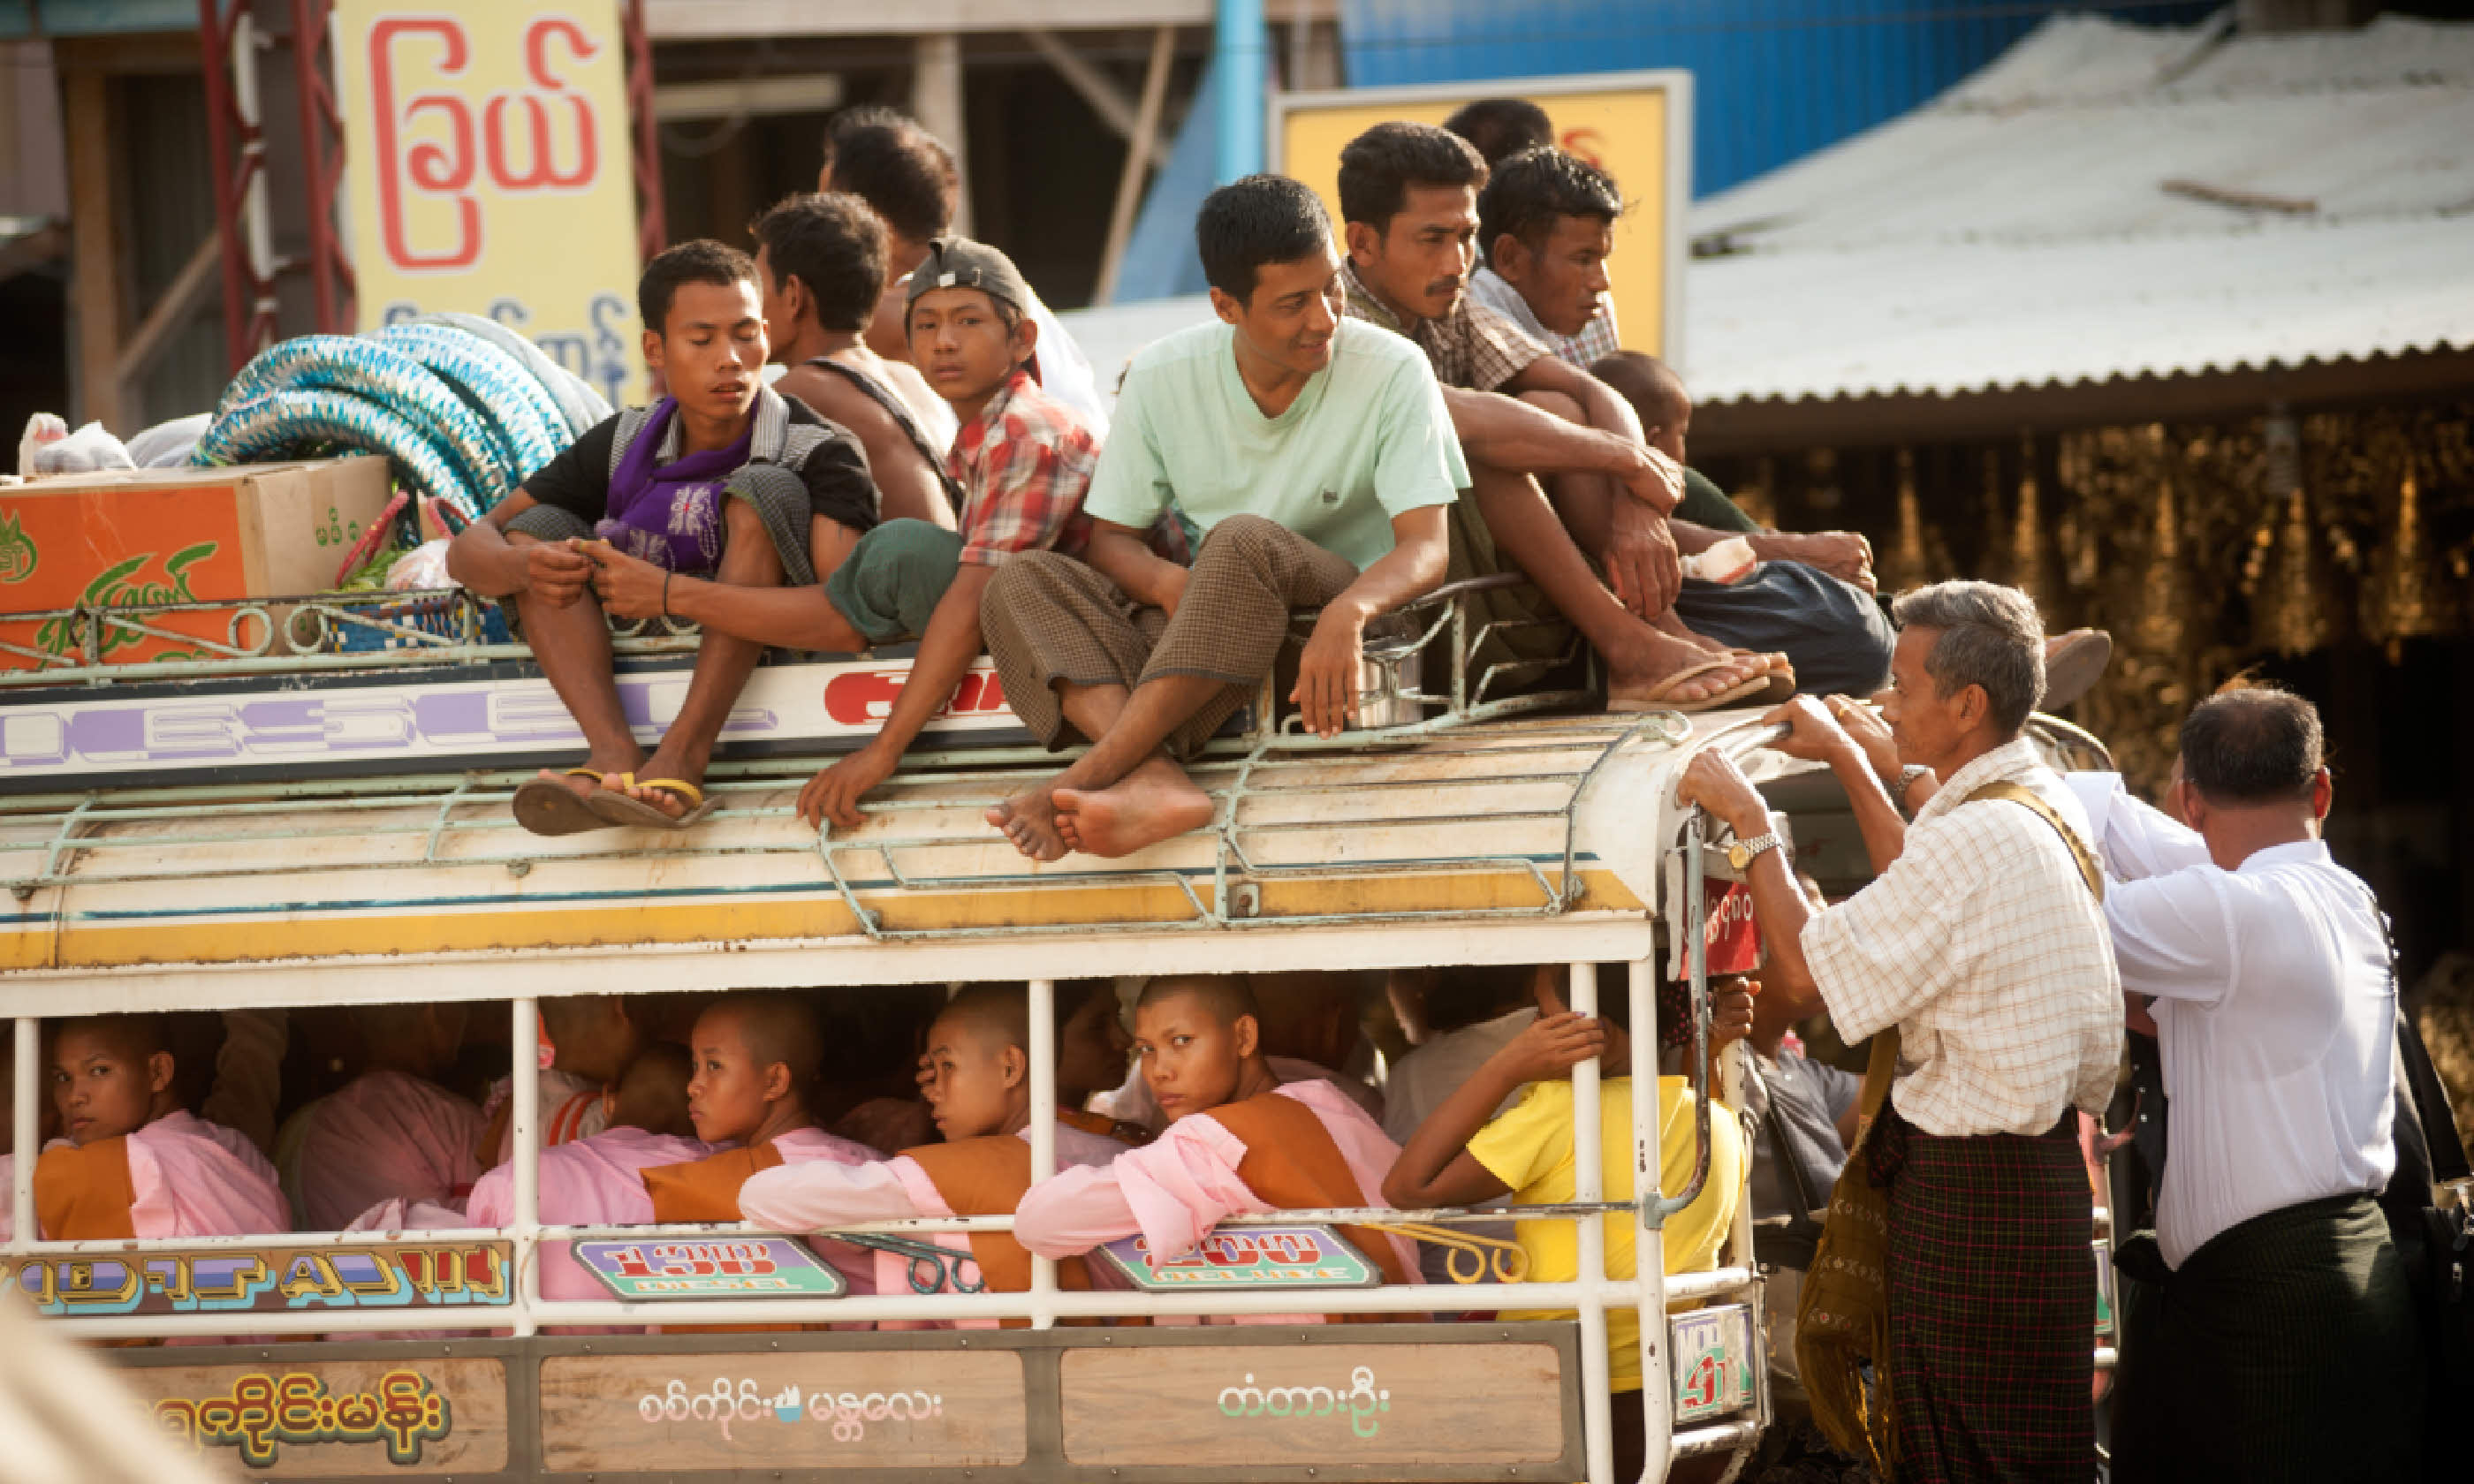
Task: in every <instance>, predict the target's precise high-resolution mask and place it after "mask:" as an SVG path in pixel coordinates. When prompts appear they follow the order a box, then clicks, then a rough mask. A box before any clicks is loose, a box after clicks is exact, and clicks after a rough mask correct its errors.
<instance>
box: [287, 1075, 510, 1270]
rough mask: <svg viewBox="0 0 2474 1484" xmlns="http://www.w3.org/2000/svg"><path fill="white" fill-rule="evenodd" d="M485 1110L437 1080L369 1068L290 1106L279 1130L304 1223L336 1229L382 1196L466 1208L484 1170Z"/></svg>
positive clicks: (312, 1227)
mask: <svg viewBox="0 0 2474 1484" xmlns="http://www.w3.org/2000/svg"><path fill="white" fill-rule="evenodd" d="M480 1137H481V1110H479V1109H478V1108H475V1107H473V1103H472V1101H471V1100H470V1099H468V1098H462V1097H458V1096H456V1095H455V1094H454V1093H452V1092H449V1091H448V1090H447V1089H445V1088H442V1087H440V1086H438V1085H437V1084H436V1083H434V1082H428V1081H424V1079H422V1078H419V1077H414V1076H410V1075H408V1074H406V1073H404V1072H400V1071H394V1070H378V1071H371V1072H364V1073H362V1074H361V1075H360V1076H358V1077H356V1078H354V1079H352V1081H351V1082H350V1083H347V1084H346V1085H345V1086H344V1087H343V1088H341V1089H338V1090H336V1091H334V1092H331V1093H328V1094H327V1096H325V1097H322V1098H320V1099H318V1101H316V1102H314V1103H311V1104H310V1105H309V1106H308V1107H306V1108H303V1109H302V1110H301V1111H300V1112H299V1113H294V1114H293V1115H292V1122H291V1123H290V1124H289V1125H287V1126H286V1128H285V1130H284V1133H283V1136H282V1137H281V1138H280V1139H279V1141H278V1143H279V1149H278V1153H279V1156H280V1157H281V1159H282V1161H283V1174H284V1182H283V1184H284V1189H285V1192H286V1193H287V1194H289V1195H290V1196H291V1197H292V1202H293V1206H294V1209H296V1210H297V1211H298V1212H299V1213H300V1217H301V1230H303V1231H304V1232H338V1231H343V1230H345V1229H346V1228H347V1227H349V1226H350V1225H351V1224H352V1221H353V1219H354V1218H355V1217H358V1216H360V1215H361V1214H362V1213H363V1212H366V1211H368V1210H369V1209H371V1208H373V1207H376V1206H377V1205H379V1204H381V1203H382V1202H386V1201H391V1200H393V1201H401V1202H403V1203H404V1205H405V1206H406V1207H412V1206H416V1205H423V1204H426V1205H432V1206H445V1207H449V1208H452V1209H462V1208H463V1206H464V1203H465V1200H466V1199H467V1198H468V1197H470V1196H471V1195H472V1193H473V1182H474V1181H477V1180H479V1179H480V1178H481V1164H480V1161H479V1160H478V1159H477V1158H475V1157H474V1155H473V1145H474V1144H475V1143H476V1142H478V1140H479V1138H480Z"/></svg>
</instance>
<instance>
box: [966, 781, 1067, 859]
mask: <svg viewBox="0 0 2474 1484" xmlns="http://www.w3.org/2000/svg"><path fill="white" fill-rule="evenodd" d="M982 817H983V818H984V819H986V820H987V822H988V823H989V824H991V825H994V826H996V827H997V828H999V829H1002V830H1004V831H1005V836H1006V838H1007V839H1008V840H1010V841H1012V842H1013V848H1014V849H1015V850H1020V851H1021V852H1022V853H1024V854H1025V855H1028V856H1030V857H1031V859H1032V860H1057V859H1060V858H1062V857H1063V855H1064V854H1065V850H1066V845H1065V841H1064V838H1063V837H1062V836H1060V835H1058V834H1057V832H1056V801H1055V799H1053V798H1051V797H1050V796H1049V789H1048V787H1046V786H1042V787H1039V788H1034V789H1032V790H1031V792H1029V793H1027V794H1016V795H1014V796H1013V797H1012V798H1010V799H1008V800H1007V801H1006V802H1003V803H1001V804H998V805H997V806H996V807H995V808H992V809H990V810H988V811H987V812H986V814H985V815H983V816H982Z"/></svg>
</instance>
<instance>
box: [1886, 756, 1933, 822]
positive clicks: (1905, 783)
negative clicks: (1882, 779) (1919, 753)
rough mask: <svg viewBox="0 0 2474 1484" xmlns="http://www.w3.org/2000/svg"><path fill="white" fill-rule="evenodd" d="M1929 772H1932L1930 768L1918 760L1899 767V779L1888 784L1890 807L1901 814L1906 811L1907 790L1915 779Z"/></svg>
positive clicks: (1912, 785) (1913, 784)
mask: <svg viewBox="0 0 2474 1484" xmlns="http://www.w3.org/2000/svg"><path fill="white" fill-rule="evenodd" d="M1930 772H1932V770H1931V769H1930V768H1928V767H1926V766H1925V765H1924V764H1923V763H1920V762H1911V763H1909V764H1907V765H1906V766H1905V767H1904V768H1901V769H1900V770H1899V780H1898V781H1897V782H1895V783H1893V784H1891V785H1890V807H1891V808H1893V809H1896V810H1898V811H1899V812H1900V813H1902V814H1904V813H1906V812H1908V811H1907V790H1908V789H1910V788H1912V787H1914V786H1915V781H1916V779H1918V778H1923V777H1924V776H1925V775H1926V774H1928V773H1930Z"/></svg>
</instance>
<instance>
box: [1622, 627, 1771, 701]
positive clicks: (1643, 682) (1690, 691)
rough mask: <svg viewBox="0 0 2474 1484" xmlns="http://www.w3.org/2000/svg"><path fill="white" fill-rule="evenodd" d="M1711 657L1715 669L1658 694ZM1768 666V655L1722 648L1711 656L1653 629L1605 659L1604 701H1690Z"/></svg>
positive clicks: (1723, 689)
mask: <svg viewBox="0 0 2474 1484" xmlns="http://www.w3.org/2000/svg"><path fill="white" fill-rule="evenodd" d="M1712 660H1715V661H1717V664H1716V665H1715V667H1714V668H1712V669H1708V670H1704V671H1702V672H1701V673H1700V674H1698V675H1695V676H1693V677H1692V678H1691V679H1690V680H1688V681H1686V682H1683V683H1681V684H1678V685H1675V686H1674V687H1672V688H1671V689H1668V690H1666V691H1664V692H1662V693H1661V690H1660V687H1661V686H1663V685H1665V684H1667V682H1668V681H1669V680H1670V679H1671V678H1672V677H1674V676H1675V675H1677V674H1679V673H1681V672H1683V671H1686V670H1689V669H1692V668H1693V667H1694V666H1696V665H1704V664H1710V662H1711V661H1712ZM1769 670H1770V659H1769V657H1768V656H1765V655H1756V654H1753V653H1751V652H1749V651H1743V652H1736V651H1730V650H1727V649H1724V648H1721V649H1720V650H1719V651H1718V652H1717V653H1716V654H1711V653H1710V651H1709V650H1707V649H1704V648H1702V647H1701V646H1700V645H1698V644H1695V643H1692V642H1689V641H1688V640H1686V639H1682V638H1678V637H1677V636H1675V635H1673V634H1664V633H1660V632H1658V631H1655V630H1653V631H1651V633H1650V634H1649V636H1648V638H1647V639H1646V640H1645V641H1644V642H1643V643H1642V644H1641V646H1640V647H1639V649H1638V650H1637V651H1636V652H1634V653H1632V654H1629V655H1624V656H1621V657H1616V656H1613V655H1610V656H1608V657H1607V701H1608V704H1609V705H1611V706H1612V705H1614V704H1615V703H1618V702H1632V703H1634V704H1639V703H1642V702H1652V703H1655V704H1660V705H1667V706H1675V705H1689V704H1691V703H1694V702H1700V701H1707V700H1709V699H1710V698H1711V697H1712V696H1718V695H1723V694H1725V693H1726V692H1728V691H1730V690H1733V689H1734V688H1735V687H1737V686H1739V685H1741V684H1743V683H1744V682H1747V681H1753V680H1758V679H1760V678H1761V677H1763V676H1765V675H1767V674H1768V673H1769Z"/></svg>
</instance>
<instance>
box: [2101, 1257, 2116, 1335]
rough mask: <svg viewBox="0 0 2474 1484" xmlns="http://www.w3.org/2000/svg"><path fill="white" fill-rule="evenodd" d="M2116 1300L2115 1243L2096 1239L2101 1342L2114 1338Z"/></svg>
mask: <svg viewBox="0 0 2474 1484" xmlns="http://www.w3.org/2000/svg"><path fill="white" fill-rule="evenodd" d="M2115 1300H2116V1294H2115V1289H2114V1284H2113V1241H2112V1239H2111V1238H2109V1237H2102V1236H2099V1237H2098V1238H2097V1239H2096V1333H2097V1338H2098V1339H2100V1340H2101V1339H2111V1338H2112V1337H2113V1332H2114V1323H2115V1312H2116V1311H2115V1308H2114V1304H2115Z"/></svg>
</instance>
